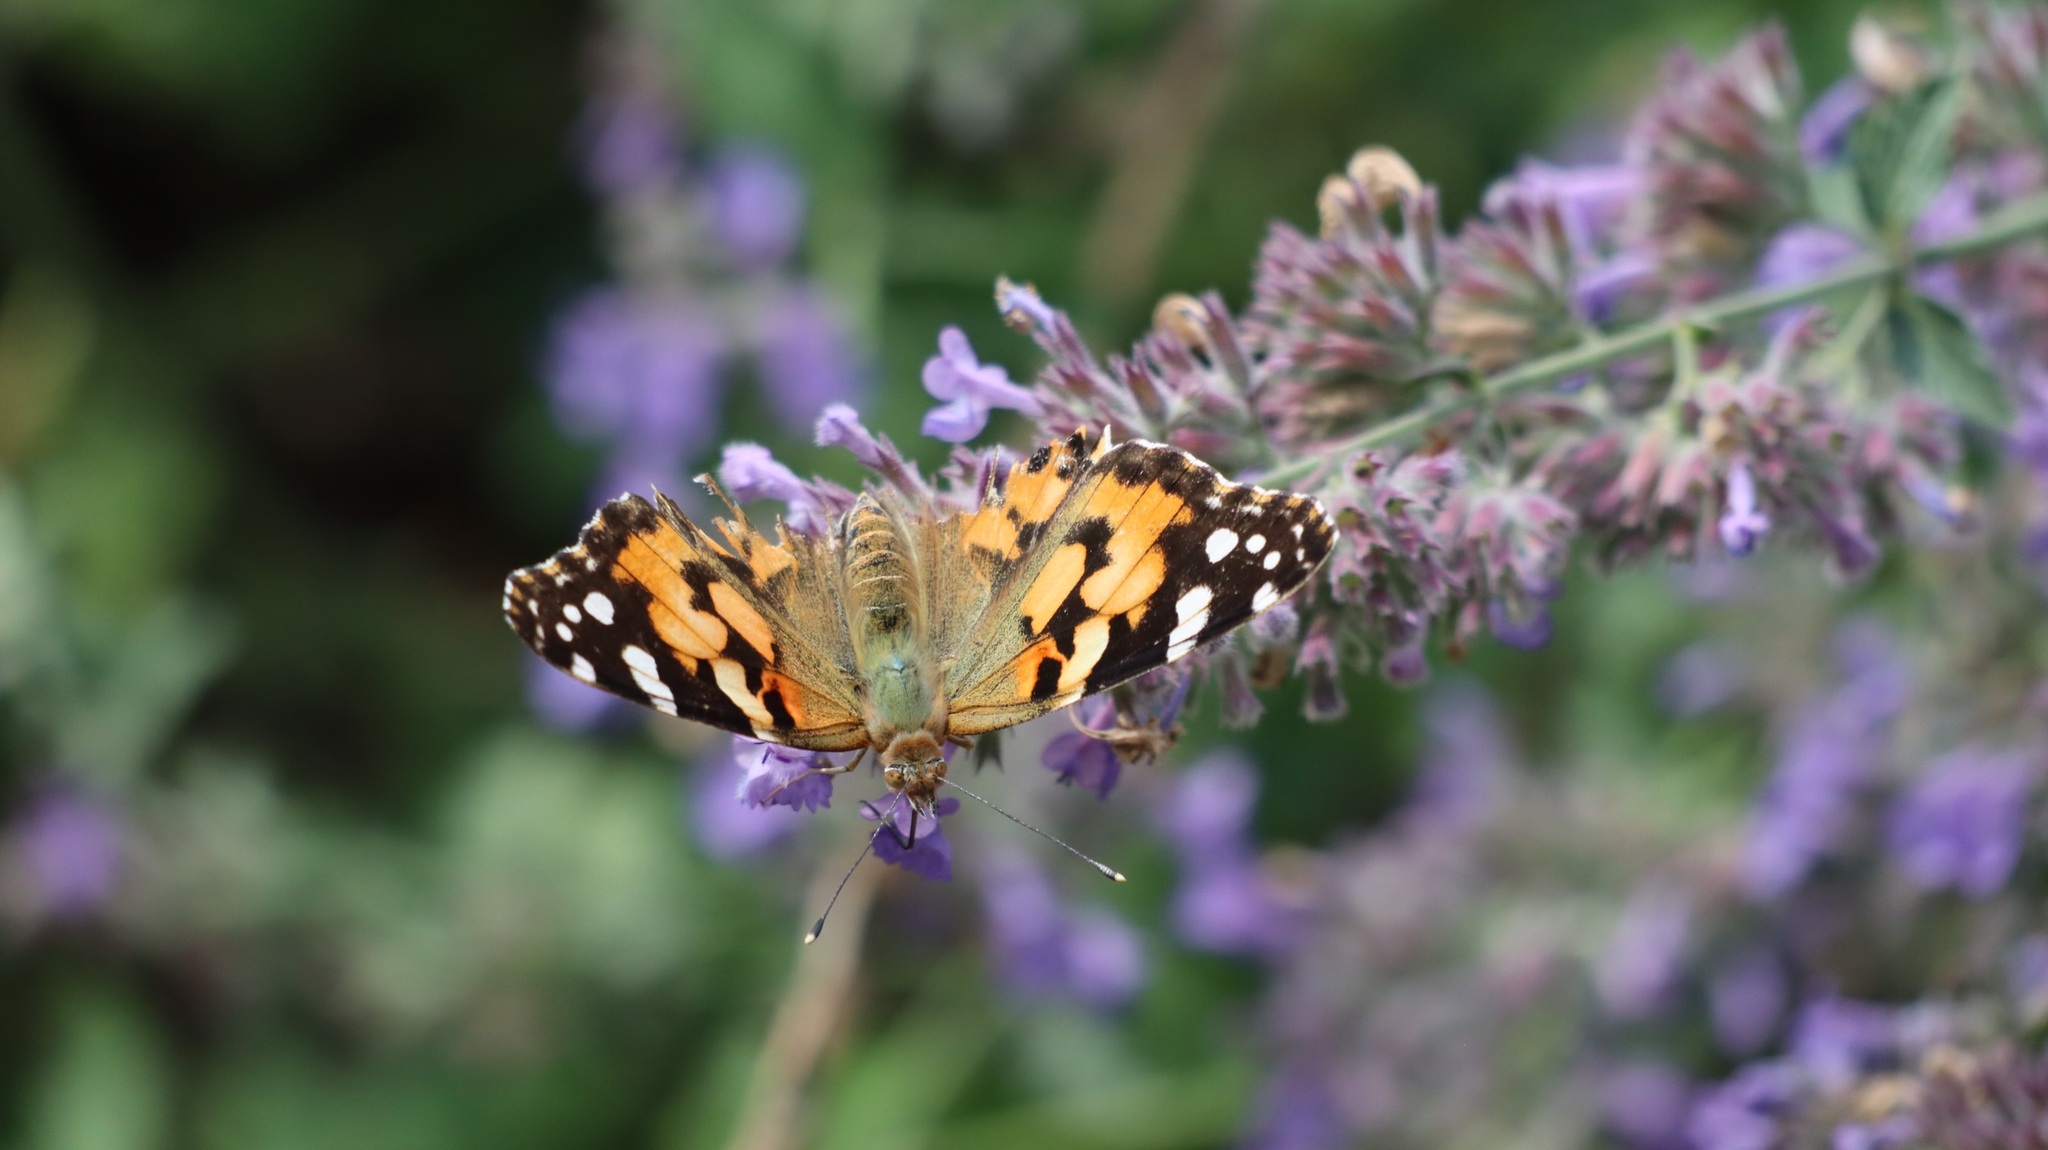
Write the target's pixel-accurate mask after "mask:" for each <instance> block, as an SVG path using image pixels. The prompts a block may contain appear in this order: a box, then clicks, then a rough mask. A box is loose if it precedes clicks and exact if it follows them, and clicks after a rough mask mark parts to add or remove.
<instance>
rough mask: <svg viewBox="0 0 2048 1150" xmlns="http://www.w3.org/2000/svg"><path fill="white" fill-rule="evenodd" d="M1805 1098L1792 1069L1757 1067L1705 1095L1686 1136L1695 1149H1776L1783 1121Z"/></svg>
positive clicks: (1769, 1064)
mask: <svg viewBox="0 0 2048 1150" xmlns="http://www.w3.org/2000/svg"><path fill="white" fill-rule="evenodd" d="M1800 1094H1801V1089H1800V1081H1799V1073H1798V1071H1797V1070H1795V1069H1794V1068H1793V1067H1791V1066H1789V1065H1787V1064H1785V1063H1783V1062H1761V1063H1753V1064H1751V1065H1749V1066H1745V1067H1743V1068H1742V1069H1740V1070H1738V1071H1736V1073H1735V1076H1734V1077H1732V1078H1730V1079H1728V1080H1727V1081H1726V1082H1723V1083H1721V1084H1719V1085H1717V1086H1714V1087H1711V1088H1710V1089H1708V1090H1707V1091H1705V1092H1704V1093H1703V1094H1702V1095H1701V1096H1700V1098H1699V1101H1698V1102H1696V1103H1695V1104H1694V1105H1693V1109H1692V1116H1691V1118H1690V1119H1688V1120H1687V1122H1686V1134H1687V1136H1688V1137H1689V1138H1690V1139H1691V1141H1692V1145H1693V1147H1694V1148H1695V1150H1775V1148H1776V1147H1777V1146H1778V1122H1779V1119H1780V1118H1781V1117H1785V1116H1788V1115H1789V1114H1790V1112H1791V1110H1792V1108H1793V1107H1794V1106H1795V1105H1796V1104H1797V1103H1798V1102H1799V1100H1800Z"/></svg>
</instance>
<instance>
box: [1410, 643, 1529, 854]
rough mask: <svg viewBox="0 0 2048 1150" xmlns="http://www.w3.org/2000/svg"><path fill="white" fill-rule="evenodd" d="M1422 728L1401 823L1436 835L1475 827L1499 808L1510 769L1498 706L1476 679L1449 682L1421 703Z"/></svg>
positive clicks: (1509, 749)
mask: <svg viewBox="0 0 2048 1150" xmlns="http://www.w3.org/2000/svg"><path fill="white" fill-rule="evenodd" d="M1422 729H1423V737H1424V744H1423V752H1422V766H1421V769H1420V770H1419V771H1417V772H1416V776H1415V783H1414V786H1413V787H1412V788H1411V790H1410V792H1409V796H1408V804H1407V806H1406V807H1405V808H1403V810H1402V812H1401V819H1402V821H1403V822H1404V823H1407V824H1410V825H1412V826H1414V827H1416V828H1417V829H1419V830H1424V831H1427V832H1430V833H1437V834H1450V835H1463V834H1469V833H1470V832H1472V831H1475V830H1478V829H1479V828H1480V827H1481V826H1483V825H1485V824H1486V822H1487V821H1488V820H1490V819H1491V818H1492V817H1493V815H1494V812H1495V810H1496V809H1497V808H1498V807H1499V804H1500V797H1501V793H1502V791H1503V790H1505V789H1506V786H1507V782H1508V776H1509V774H1510V772H1511V771H1512V770H1513V768H1514V751H1513V748H1512V747H1511V745H1510V744H1509V741H1508V732H1507V727H1506V722H1505V719H1504V717H1503V716H1502V715H1501V713H1500V706H1499V704H1497V703H1495V702H1494V699H1493V696H1492V695H1490V694H1488V693H1487V691H1486V689H1485V688H1483V687H1481V686H1479V685H1478V684H1477V683H1474V682H1472V681H1470V680H1466V679H1457V680H1453V681H1451V682H1448V683H1446V684H1444V685H1443V686H1442V687H1439V688H1438V689H1436V690H1435V691H1433V692H1432V693H1431V694H1430V696H1429V697H1428V698H1427V699H1425V700H1424V701H1423V705H1422Z"/></svg>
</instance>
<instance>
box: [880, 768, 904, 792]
mask: <svg viewBox="0 0 2048 1150" xmlns="http://www.w3.org/2000/svg"><path fill="white" fill-rule="evenodd" d="M882 781H883V782H885V783H888V784H889V789H890V790H892V791H900V790H902V789H903V770H902V768H900V767H890V768H889V769H888V770H886V771H883V772H882Z"/></svg>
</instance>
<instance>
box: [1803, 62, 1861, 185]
mask: <svg viewBox="0 0 2048 1150" xmlns="http://www.w3.org/2000/svg"><path fill="white" fill-rule="evenodd" d="M1875 94H1876V93H1875V91H1874V90H1873V89H1872V88H1871V86H1870V84H1869V82H1868V81H1866V80H1864V79H1863V77H1861V76H1857V75H1853V74H1852V75H1849V76H1845V77H1843V78H1842V79H1840V80H1837V81H1835V83H1834V85H1833V86H1832V87H1830V88H1829V89H1828V90H1827V91H1825V92H1822V93H1821V94H1820V98H1819V99H1817V100H1815V101H1814V102H1813V106H1812V107H1811V108H1808V109H1807V111H1806V117H1805V118H1804V119H1802V120H1800V121H1799V150H1800V151H1801V152H1802V153H1804V154H1805V156H1806V158H1807V159H1808V160H1809V161H1811V162H1813V163H1816V164H1819V163H1825V162H1827V161H1829V160H1834V159H1838V158H1840V157H1841V155H1842V152H1843V150H1844V149H1846V148H1847V147H1848V144H1849V127H1850V125H1852V124H1854V123H1855V122H1856V117H1858V116H1860V115H1862V114H1863V109H1865V108H1867V107H1869V106H1870V101H1871V99H1872V97H1873V96H1874V95H1875Z"/></svg>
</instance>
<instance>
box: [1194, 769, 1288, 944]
mask: <svg viewBox="0 0 2048 1150" xmlns="http://www.w3.org/2000/svg"><path fill="white" fill-rule="evenodd" d="M1258 795H1259V780H1258V774H1257V772H1256V771H1254V770H1253V769H1252V766H1251V764H1250V763H1249V762H1247V761H1246V760H1245V759H1243V758H1242V757H1240V756H1238V755H1236V754H1234V753H1232V752H1228V751H1221V752H1217V753H1216V754H1213V755H1210V756H1209V757H1208V758H1206V759H1204V760H1202V761H1201V762H1200V763H1197V764H1196V765H1195V766H1193V767H1190V768H1188V769H1187V770H1186V771H1185V772H1183V773H1182V775H1181V778H1180V781H1179V783H1178V785H1176V786H1175V787H1174V789H1173V791H1172V793H1171V794H1170V795H1169V796H1168V797H1167V801H1166V803H1165V805H1164V807H1163V808H1162V810H1161V811H1160V814H1159V820H1160V826H1161V829H1162V830H1164V831H1165V833H1166V837H1167V839H1168V840H1169V841H1170V842H1172V844H1173V845H1174V848H1175V852H1176V853H1177V854H1178V855H1179V856H1180V864H1181V883H1180V887H1179V889H1178V890H1176V891H1175V892H1174V899H1173V922H1174V929H1175V932H1176V933H1178V934H1179V935H1180V937H1181V938H1182V940H1183V941H1185V942H1187V943H1188V944H1189V945H1190V946H1195V947H1199V948H1201V949H1204V950H1212V951H1215V952H1217V953H1219V954H1246V955H1258V954H1275V953H1278V952H1280V951H1283V950H1285V949H1287V948H1288V947H1289V946H1291V945H1292V944H1293V942H1294V940H1295V938H1296V937H1297V935H1298V929H1297V928H1298V926H1299V924H1298V923H1297V921H1296V919H1295V916H1294V914H1293V912H1292V910H1291V908H1289V907H1288V906H1287V905H1286V904H1285V902H1284V901H1283V900H1282V899H1281V898H1280V896H1279V892H1278V891H1277V890H1276V889H1275V887H1274V885H1273V882H1272V880H1271V879H1270V878H1268V877H1267V875H1266V874H1265V872H1264V871H1262V870H1261V869H1260V868H1259V864H1258V860H1257V858H1255V857H1254V855H1253V853H1252V846H1251V841H1250V839H1249V837H1248V835H1249V831H1250V829H1251V817H1252V808H1253V807H1254V805H1256V804H1257V802H1258Z"/></svg>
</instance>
